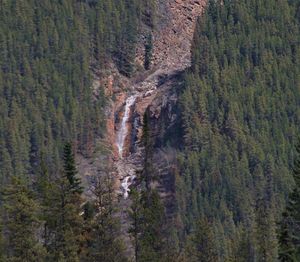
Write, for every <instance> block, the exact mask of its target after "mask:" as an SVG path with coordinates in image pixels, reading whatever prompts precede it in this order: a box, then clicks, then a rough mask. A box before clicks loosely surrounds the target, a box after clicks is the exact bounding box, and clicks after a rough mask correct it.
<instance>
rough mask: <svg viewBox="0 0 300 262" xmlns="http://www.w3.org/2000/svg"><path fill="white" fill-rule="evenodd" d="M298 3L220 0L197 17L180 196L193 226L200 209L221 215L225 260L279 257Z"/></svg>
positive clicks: (294, 103) (295, 117)
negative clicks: (279, 235)
mask: <svg viewBox="0 0 300 262" xmlns="http://www.w3.org/2000/svg"><path fill="white" fill-rule="evenodd" d="M298 8H299V7H298V4H297V3H296V2H295V1H287V0H283V1H277V0H270V1H254V0H253V1H252V0H250V1H210V3H209V5H208V7H207V8H206V10H205V12H204V14H203V16H201V17H200V18H199V20H198V23H197V28H196V32H195V36H194V40H193V44H192V67H191V69H190V70H189V71H188V72H186V74H185V83H184V90H183V92H182V93H181V112H182V125H183V129H184V146H185V149H184V151H183V158H182V161H181V169H182V175H181V176H180V177H178V179H177V185H178V188H179V189H178V190H179V191H178V192H180V194H178V196H177V199H178V203H179V204H180V207H179V210H183V212H182V213H181V214H180V216H181V220H182V221H183V223H184V224H185V231H186V233H187V234H189V233H190V232H191V231H193V230H194V228H195V227H196V225H195V217H196V218H197V217H202V218H203V217H204V218H205V217H206V218H207V219H208V220H210V218H213V225H212V227H213V229H214V236H215V244H216V248H217V250H218V259H220V260H222V261H224V260H233V259H234V258H238V259H239V260H238V261H240V259H241V257H243V258H245V261H255V260H264V261H274V260H276V256H277V251H276V250H277V245H278V244H277V240H276V234H275V230H276V220H278V219H279V216H280V212H281V210H282V208H283V207H284V203H285V198H286V195H287V192H288V191H289V188H290V187H291V185H292V183H293V181H292V177H291V176H290V174H289V172H288V170H289V168H291V166H292V162H293V161H292V159H293V143H294V138H295V137H296V135H297V134H298V130H299V124H300V114H299V104H300V92H299V90H300V89H299V82H300V81H299V80H300V79H299V76H300V71H299V70H300V66H299V65H300V63H299V62H300V45H299V43H300V42H299V28H300V27H299V19H298V18H297V15H298ZM247 243H248V244H247ZM246 245H247V248H245V247H246ZM239 250H243V252H245V253H244V254H241V253H239V252H240V251H239Z"/></svg>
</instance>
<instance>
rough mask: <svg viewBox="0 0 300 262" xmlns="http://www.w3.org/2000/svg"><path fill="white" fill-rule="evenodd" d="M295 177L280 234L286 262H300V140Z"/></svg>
mask: <svg viewBox="0 0 300 262" xmlns="http://www.w3.org/2000/svg"><path fill="white" fill-rule="evenodd" d="M293 177H294V180H295V187H294V189H293V191H292V192H291V193H290V195H289V200H288V203H287V207H286V210H285V211H284V213H283V215H282V221H281V224H280V234H279V237H278V238H279V259H280V261H284V262H294V261H299V260H300V140H299V142H298V145H297V146H296V159H295V162H294V169H293Z"/></svg>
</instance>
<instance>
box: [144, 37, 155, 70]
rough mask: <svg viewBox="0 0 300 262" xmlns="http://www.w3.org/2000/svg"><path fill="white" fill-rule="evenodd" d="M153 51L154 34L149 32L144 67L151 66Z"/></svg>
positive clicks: (148, 67)
mask: <svg viewBox="0 0 300 262" xmlns="http://www.w3.org/2000/svg"><path fill="white" fill-rule="evenodd" d="M152 52H153V43H152V34H149V36H148V38H147V42H146V45H145V63H144V67H145V69H146V70H149V69H150V67H151V59H152Z"/></svg>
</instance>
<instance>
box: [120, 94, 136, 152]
mask: <svg viewBox="0 0 300 262" xmlns="http://www.w3.org/2000/svg"><path fill="white" fill-rule="evenodd" d="M135 99H136V96H135V95H133V96H130V97H129V98H127V100H126V105H125V112H124V116H123V119H122V123H121V127H120V130H119V133H118V136H117V146H118V151H119V157H120V158H123V151H124V143H125V139H126V136H127V133H128V129H127V122H128V119H129V117H130V108H131V106H132V105H133V104H134V102H135Z"/></svg>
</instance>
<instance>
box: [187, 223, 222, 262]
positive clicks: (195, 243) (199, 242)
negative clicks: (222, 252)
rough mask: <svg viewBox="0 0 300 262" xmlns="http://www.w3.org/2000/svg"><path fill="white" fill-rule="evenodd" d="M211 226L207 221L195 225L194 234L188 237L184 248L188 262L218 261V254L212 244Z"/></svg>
mask: <svg viewBox="0 0 300 262" xmlns="http://www.w3.org/2000/svg"><path fill="white" fill-rule="evenodd" d="M214 241H215V240H214V235H213V231H212V224H211V223H209V222H208V221H207V219H205V218H204V219H202V220H200V221H199V222H198V223H197V226H196V232H195V233H194V234H192V236H190V239H189V241H188V246H187V248H186V253H187V257H188V258H189V261H191V262H192V261H198V262H214V261H217V260H218V253H217V251H216V246H215V243H214Z"/></svg>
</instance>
